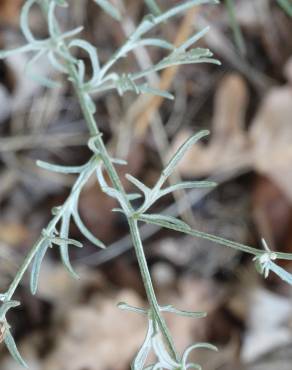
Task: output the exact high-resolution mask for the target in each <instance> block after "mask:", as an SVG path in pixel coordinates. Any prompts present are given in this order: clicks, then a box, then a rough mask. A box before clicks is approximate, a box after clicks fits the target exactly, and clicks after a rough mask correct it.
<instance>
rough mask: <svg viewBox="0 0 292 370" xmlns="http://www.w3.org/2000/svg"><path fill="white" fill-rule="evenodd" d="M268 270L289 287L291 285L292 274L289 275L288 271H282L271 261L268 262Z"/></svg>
mask: <svg viewBox="0 0 292 370" xmlns="http://www.w3.org/2000/svg"><path fill="white" fill-rule="evenodd" d="M268 268H269V269H270V270H271V271H273V272H274V273H275V274H276V275H278V276H279V278H280V279H282V280H283V281H285V282H286V283H288V284H289V285H292V274H290V273H289V272H288V271H286V270H284V269H283V268H282V267H280V266H278V265H277V264H276V263H274V262H272V261H270V262H269V266H268Z"/></svg>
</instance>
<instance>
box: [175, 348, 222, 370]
mask: <svg viewBox="0 0 292 370" xmlns="http://www.w3.org/2000/svg"><path fill="white" fill-rule="evenodd" d="M195 349H208V350H211V351H215V352H218V348H217V347H216V346H213V345H212V344H210V343H196V344H193V345H192V346H189V347H188V348H187V349H186V350H185V352H184V354H183V356H182V365H183V368H184V369H185V368H187V359H188V357H189V355H190V353H191V352H192V351H193V350H195Z"/></svg>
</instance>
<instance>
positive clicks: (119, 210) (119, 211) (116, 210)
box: [112, 208, 125, 215]
mask: <svg viewBox="0 0 292 370" xmlns="http://www.w3.org/2000/svg"><path fill="white" fill-rule="evenodd" d="M112 212H117V213H122V214H123V215H124V214H125V212H124V210H123V209H122V208H112Z"/></svg>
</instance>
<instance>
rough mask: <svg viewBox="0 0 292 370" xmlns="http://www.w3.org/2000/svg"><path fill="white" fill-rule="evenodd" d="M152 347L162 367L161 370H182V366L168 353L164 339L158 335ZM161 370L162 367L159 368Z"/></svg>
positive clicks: (153, 339)
mask: <svg viewBox="0 0 292 370" xmlns="http://www.w3.org/2000/svg"><path fill="white" fill-rule="evenodd" d="M152 345H153V350H154V352H155V355H156V356H157V358H158V363H159V364H160V365H161V369H170V370H175V369H179V368H180V364H178V363H177V362H176V361H175V360H174V359H173V358H172V357H171V356H170V355H169V353H168V351H167V350H166V348H165V346H164V343H163V339H162V338H161V337H160V335H159V334H156V335H154V336H153V338H152ZM157 369H160V367H157Z"/></svg>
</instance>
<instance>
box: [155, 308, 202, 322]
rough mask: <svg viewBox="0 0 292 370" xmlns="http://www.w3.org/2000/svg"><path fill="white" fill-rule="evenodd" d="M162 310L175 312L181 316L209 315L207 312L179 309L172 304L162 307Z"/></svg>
mask: <svg viewBox="0 0 292 370" xmlns="http://www.w3.org/2000/svg"><path fill="white" fill-rule="evenodd" d="M160 311H162V312H169V313H174V314H176V315H179V316H185V317H192V318H196V319H200V318H204V317H206V316H207V314H206V312H192V311H184V310H178V309H177V308H175V307H173V306H172V305H169V306H164V307H161V308H160Z"/></svg>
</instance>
